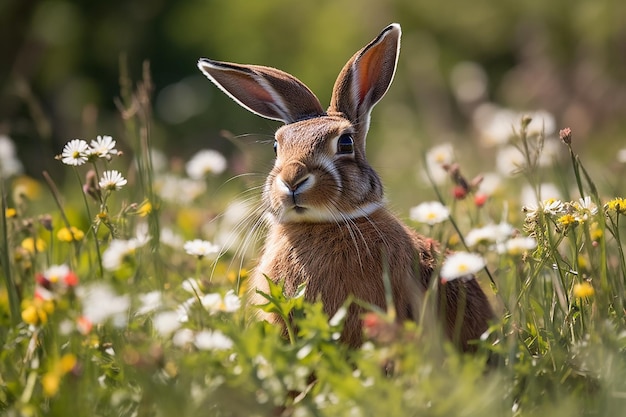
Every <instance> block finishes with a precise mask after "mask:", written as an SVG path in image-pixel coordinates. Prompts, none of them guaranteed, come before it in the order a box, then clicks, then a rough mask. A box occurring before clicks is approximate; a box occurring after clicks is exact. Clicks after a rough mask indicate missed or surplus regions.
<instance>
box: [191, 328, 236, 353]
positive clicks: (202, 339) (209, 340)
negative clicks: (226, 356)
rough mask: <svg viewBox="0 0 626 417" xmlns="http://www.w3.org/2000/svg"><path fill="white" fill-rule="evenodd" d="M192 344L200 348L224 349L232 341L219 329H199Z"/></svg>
mask: <svg viewBox="0 0 626 417" xmlns="http://www.w3.org/2000/svg"><path fill="white" fill-rule="evenodd" d="M194 344H195V345H196V347H197V348H198V349H200V350H226V349H230V348H231V347H232V346H233V341H232V340H231V339H230V338H229V337H228V336H226V335H225V334H224V333H222V332H220V331H219V330H201V331H199V332H198V333H196V337H195V340H194Z"/></svg>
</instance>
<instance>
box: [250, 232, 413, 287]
mask: <svg viewBox="0 0 626 417" xmlns="http://www.w3.org/2000/svg"><path fill="white" fill-rule="evenodd" d="M285 229H286V228H284V227H280V228H276V229H275V230H272V231H271V233H270V234H269V236H268V238H267V240H266V244H265V249H264V253H263V256H262V258H261V261H260V263H259V265H258V270H259V272H260V273H262V274H264V275H267V276H268V277H270V278H271V279H272V280H274V281H276V282H278V281H284V285H285V290H286V292H287V293H288V294H290V293H294V292H295V290H296V288H297V287H298V286H299V285H301V284H302V283H306V284H307V293H308V294H322V295H324V294H329V295H330V294H337V295H339V294H344V295H345V294H354V293H358V292H360V291H361V290H362V289H363V288H371V289H373V288H374V287H375V288H376V290H378V289H379V288H378V287H380V289H382V280H381V277H382V269H383V264H384V259H383V257H384V256H386V254H387V253H389V252H397V251H398V250H401V248H395V247H393V243H391V242H388V241H386V240H385V235H384V234H383V233H380V232H377V233H373V232H372V230H371V229H370V228H359V227H358V225H357V224H352V225H350V227H347V226H344V227H340V226H338V225H334V224H333V225H320V224H315V225H305V226H304V227H300V228H294V227H292V228H288V229H287V230H285ZM390 245H392V247H390ZM311 297H313V295H311Z"/></svg>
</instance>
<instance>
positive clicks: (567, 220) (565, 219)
mask: <svg viewBox="0 0 626 417" xmlns="http://www.w3.org/2000/svg"><path fill="white" fill-rule="evenodd" d="M556 221H557V222H558V223H559V224H560V225H561V226H563V227H568V226H572V225H574V226H575V225H576V224H578V220H577V219H576V217H574V216H573V215H571V214H569V213H568V214H564V215H562V216H561V217H559V218H558V219H557V220H556Z"/></svg>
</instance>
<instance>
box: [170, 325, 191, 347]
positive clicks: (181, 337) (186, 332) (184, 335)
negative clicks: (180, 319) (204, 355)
mask: <svg viewBox="0 0 626 417" xmlns="http://www.w3.org/2000/svg"><path fill="white" fill-rule="evenodd" d="M194 337H195V335H194V333H193V330H191V329H186V328H185V329H180V330H178V331H176V333H174V336H172V343H173V344H174V346H177V347H184V346H187V345H189V344H191V343H193V339H194Z"/></svg>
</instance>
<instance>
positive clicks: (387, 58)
mask: <svg viewBox="0 0 626 417" xmlns="http://www.w3.org/2000/svg"><path fill="white" fill-rule="evenodd" d="M400 35H401V30H400V25H399V24H397V23H393V24H391V25H389V26H387V27H386V28H385V29H384V30H383V31H382V32H381V33H380V35H378V37H377V38H376V39H374V40H373V41H372V42H370V43H369V44H368V45H367V46H365V47H364V48H363V49H361V50H360V51H358V52H357V53H356V54H354V56H353V57H352V58H350V60H349V61H348V63H347V64H346V65H345V66H344V67H343V69H342V70H341V73H340V74H339V77H338V78H337V81H335V86H334V88H333V95H332V98H331V102H330V108H329V111H337V112H341V113H343V114H344V115H345V117H347V118H348V119H349V120H350V121H351V122H352V123H353V124H355V125H360V126H362V127H363V128H364V131H367V127H368V125H369V114H370V111H371V110H372V107H374V105H375V104H376V103H378V101H379V100H380V99H381V98H383V96H384V95H385V93H386V92H387V90H388V89H389V86H390V85H391V81H392V80H393V76H394V74H395V72H396V64H397V62H398V54H399V52H400Z"/></svg>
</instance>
